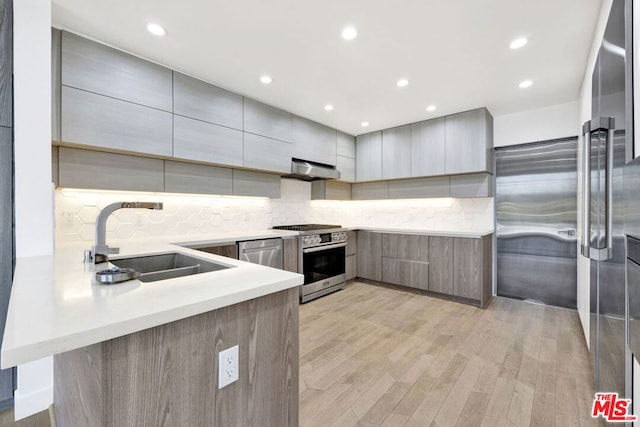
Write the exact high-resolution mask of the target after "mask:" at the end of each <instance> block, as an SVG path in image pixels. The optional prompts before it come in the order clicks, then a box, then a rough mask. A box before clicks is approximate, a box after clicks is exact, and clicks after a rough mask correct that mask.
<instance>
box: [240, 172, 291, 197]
mask: <svg viewBox="0 0 640 427" xmlns="http://www.w3.org/2000/svg"><path fill="white" fill-rule="evenodd" d="M233 194H234V195H236V196H256V197H272V198H279V197H280V177H279V176H278V175H273V174H270V173H263V172H253V171H246V170H238V169H234V170H233Z"/></svg>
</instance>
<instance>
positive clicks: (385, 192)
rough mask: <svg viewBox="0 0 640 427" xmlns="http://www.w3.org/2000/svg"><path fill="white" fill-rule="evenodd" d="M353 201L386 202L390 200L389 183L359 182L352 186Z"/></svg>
mask: <svg viewBox="0 0 640 427" xmlns="http://www.w3.org/2000/svg"><path fill="white" fill-rule="evenodd" d="M351 198H352V199H353V200H384V199H388V198H389V182H388V181H377V182H358V183H355V184H351Z"/></svg>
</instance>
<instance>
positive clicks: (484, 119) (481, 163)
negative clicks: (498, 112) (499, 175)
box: [445, 108, 493, 175]
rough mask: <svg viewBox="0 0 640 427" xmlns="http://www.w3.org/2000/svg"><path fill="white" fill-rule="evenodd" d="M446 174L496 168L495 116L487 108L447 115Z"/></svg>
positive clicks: (485, 170)
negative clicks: (494, 164) (494, 158)
mask: <svg viewBox="0 0 640 427" xmlns="http://www.w3.org/2000/svg"><path fill="white" fill-rule="evenodd" d="M445 133H446V144H445V145H446V154H445V156H446V161H445V169H446V173H447V174H449V175H452V174H463V173H473V172H492V171H493V157H492V155H493V117H492V116H491V114H490V113H489V111H487V109H486V108H479V109H477V110H471V111H466V112H464V113H458V114H453V115H451V116H447V117H445Z"/></svg>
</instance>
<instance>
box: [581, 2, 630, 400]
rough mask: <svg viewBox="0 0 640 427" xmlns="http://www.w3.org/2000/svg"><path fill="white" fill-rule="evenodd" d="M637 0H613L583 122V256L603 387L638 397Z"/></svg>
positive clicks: (596, 371)
mask: <svg viewBox="0 0 640 427" xmlns="http://www.w3.org/2000/svg"><path fill="white" fill-rule="evenodd" d="M631 15H632V1H631V0H613V4H612V7H611V11H610V15H609V20H608V22H607V26H606V30H605V34H604V39H603V41H602V44H601V46H600V49H599V52H598V58H597V62H596V66H595V69H594V71H593V76H592V105H591V107H592V109H591V114H592V117H593V118H592V119H591V120H590V121H588V122H586V123H585V124H584V126H583V145H582V148H583V152H582V162H583V164H582V171H583V173H584V175H583V201H582V202H583V203H582V208H583V218H585V219H586V220H585V221H583V229H582V236H583V237H582V242H581V248H580V249H581V250H580V252H581V256H583V257H587V258H589V259H590V264H591V281H590V294H591V295H590V297H591V298H590V304H591V307H590V352H591V362H592V368H593V375H594V381H595V385H596V389H597V390H599V391H606V392H618V393H619V394H620V395H626V396H629V397H630V386H631V383H630V381H627V380H626V379H627V378H630V376H631V369H630V361H631V359H630V353H629V350H628V339H627V322H626V316H627V291H626V289H627V288H626V281H625V260H626V249H625V208H624V206H625V200H624V174H625V164H626V163H627V160H628V152H629V150H630V148H629V147H632V145H633V108H632V103H633V90H632V71H631V70H632V69H631V65H632V61H631V55H632V46H631V35H632V28H631Z"/></svg>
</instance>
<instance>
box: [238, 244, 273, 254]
mask: <svg viewBox="0 0 640 427" xmlns="http://www.w3.org/2000/svg"><path fill="white" fill-rule="evenodd" d="M280 250H282V247H281V246H262V247H260V248H246V249H241V251H242V253H243V254H250V253H253V252H267V251H280Z"/></svg>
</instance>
